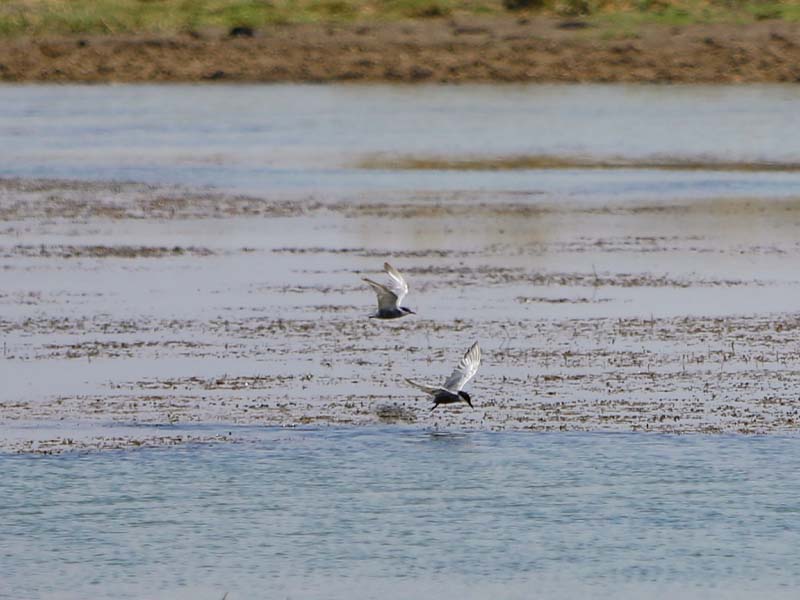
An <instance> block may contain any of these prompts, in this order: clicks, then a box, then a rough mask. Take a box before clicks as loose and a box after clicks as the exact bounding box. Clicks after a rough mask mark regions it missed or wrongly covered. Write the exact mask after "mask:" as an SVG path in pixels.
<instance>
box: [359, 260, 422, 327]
mask: <svg viewBox="0 0 800 600" xmlns="http://www.w3.org/2000/svg"><path fill="white" fill-rule="evenodd" d="M383 270H384V271H386V273H387V275H389V279H390V283H389V285H388V286H386V285H381V284H380V283H377V282H375V281H372V280H371V279H367V278H366V277H364V281H366V282H367V283H368V284H369V286H370V287H371V288H372V289H373V290H375V293H376V294H377V295H378V310H377V311H376V312H375V314H372V315H370V318H371V319H399V318H400V317H405V316H406V315H415V314H417V313H415V312H414V311H413V310H411V309H410V308H406V307H405V306H400V303H401V302H402V301H403V298H405V297H406V294H408V284H407V283H406V280H405V279H404V278H403V276H402V275H400V271H398V270H397V269H395V268H394V267H393V266H392V265H390V264H389V263H383Z"/></svg>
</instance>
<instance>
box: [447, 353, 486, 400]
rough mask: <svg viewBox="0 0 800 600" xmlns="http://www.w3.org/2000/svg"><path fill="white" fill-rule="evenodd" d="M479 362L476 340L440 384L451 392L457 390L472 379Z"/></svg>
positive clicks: (479, 356) (479, 355) (479, 354)
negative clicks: (445, 379)
mask: <svg viewBox="0 0 800 600" xmlns="http://www.w3.org/2000/svg"><path fill="white" fill-rule="evenodd" d="M480 364H481V347H480V346H478V342H475V343H474V344H472V346H470V347H469V350H467V352H466V354H464V358H462V359H461V361H460V362H459V363H458V366H457V367H456V369H455V371H453V373H452V374H451V375H450V377H448V378H447V381H445V382H444V385H443V386H442V387H443V388H444V389H446V390H449V391H451V392H454V393H455V392H458V391H460V390H461V388H463V387H464V386H465V385H466V383H467V382H468V381H469V380H470V379H472V377H473V376H474V375H475V373H476V372H477V371H478V367H479V366H480Z"/></svg>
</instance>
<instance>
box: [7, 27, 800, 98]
mask: <svg viewBox="0 0 800 600" xmlns="http://www.w3.org/2000/svg"><path fill="white" fill-rule="evenodd" d="M575 23H576V22H575V21H569V20H568V21H565V20H564V19H552V18H536V19H529V18H516V17H486V18H475V17H459V18H456V19H444V18H437V19H428V20H416V21H409V22H399V23H375V24H353V25H322V24H317V25H285V26H275V27H274V28H271V29H264V30H257V31H255V32H253V35H252V36H241V35H236V36H231V35H230V34H229V32H226V31H204V32H192V33H191V34H179V35H164V36H157V35H151V34H140V35H132V36H131V35H107V36H85V35H81V36H74V37H56V36H53V37H47V36H45V37H35V38H33V37H31V38H5V39H2V40H0V57H1V58H0V81H5V82H85V83H111V82H203V81H224V82H342V81H352V82H402V83H417V82H441V83H459V82H609V83H610V82H627V83H630V82H646V83H755V82H759V83H765V82H774V83H778V82H784V83H788V82H792V83H794V82H798V81H800V24H795V23H787V22H781V21H769V20H767V21H762V22H757V23H753V24H747V25H732V24H709V25H702V24H696V25H687V26H662V25H643V26H638V27H637V28H636V29H635V30H629V29H619V28H611V27H609V26H607V25H605V26H604V25H595V24H591V23H590V24H588V25H587V24H585V23H581V22H580V21H578V22H577V23H578V24H577V25H576V24H575Z"/></svg>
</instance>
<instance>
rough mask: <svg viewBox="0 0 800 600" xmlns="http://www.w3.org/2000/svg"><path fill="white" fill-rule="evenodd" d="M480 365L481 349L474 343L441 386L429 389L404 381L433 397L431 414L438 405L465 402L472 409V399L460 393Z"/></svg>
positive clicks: (409, 380) (413, 382)
mask: <svg viewBox="0 0 800 600" xmlns="http://www.w3.org/2000/svg"><path fill="white" fill-rule="evenodd" d="M480 364H481V348H480V346H479V345H478V342H475V343H474V344H472V346H470V347H469V350H467V352H466V353H465V354H464V357H463V358H462V359H461V360H460V361H459V363H458V366H457V367H456V368H455V370H454V371H453V372H452V373H451V374H450V377H448V378H447V380H446V381H445V382H444V384H443V385H442V386H440V387H431V386H428V385H424V384H421V383H417V382H416V381H412V380H411V379H406V381H407V382H408V383H410V384H411V385H413V386H414V387H415V388H418V389H420V390H422V391H423V392H425V393H426V394H430V395H431V396H433V408H431V412H433V411H434V410H436V408H437V407H438V406H439V405H440V404H455V403H457V402H465V403H466V404H468V405H469V407H470V408H473V406H472V398H470V395H469V394H468V393H467V392H465V391H462V388H463V387H464V386H465V385H466V383H467V382H468V381H469V380H470V379H472V378H473V377H474V376H475V373H476V372H477V371H478V367H479V366H480Z"/></svg>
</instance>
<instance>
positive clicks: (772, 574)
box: [0, 428, 800, 600]
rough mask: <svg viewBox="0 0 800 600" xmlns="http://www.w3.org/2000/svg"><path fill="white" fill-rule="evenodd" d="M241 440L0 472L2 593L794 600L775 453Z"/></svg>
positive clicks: (766, 446)
mask: <svg viewBox="0 0 800 600" xmlns="http://www.w3.org/2000/svg"><path fill="white" fill-rule="evenodd" d="M178 431H179V432H180V429H178ZM239 433H240V434H241V436H242V437H243V438H244V439H245V440H246V441H243V442H241V443H239V444H234V445H220V446H205V447H184V448H181V449H171V450H168V451H167V450H141V451H138V452H117V451H112V452H108V453H95V454H86V455H84V454H78V455H68V456H62V457H31V456H17V457H11V456H8V455H6V456H0V467H2V472H3V478H2V479H0V497H2V498H3V502H2V504H0V519H2V522H3V527H2V529H1V530H0V548H2V550H1V551H0V556H1V557H2V560H0V581H3V583H4V585H3V586H2V588H0V597H2V598H9V599H11V598H76V599H77V598H86V597H91V598H97V599H103V598H145V597H146V598H165V599H166V598H197V599H199V598H213V599H215V600H218V599H219V598H221V597H222V595H223V594H224V593H225V592H230V595H229V598H231V599H232V600H233V599H235V598H253V597H270V598H289V597H292V598H350V597H358V598H409V597H441V598H455V597H459V598H486V597H488V595H490V594H498V593H499V594H501V596H502V597H503V598H530V597H532V595H533V596H535V597H542V598H576V597H587V598H607V597H614V598H642V597H648V598H674V597H681V598H742V597H748V596H749V597H755V596H751V594H754V593H756V592H757V596H758V597H769V598H790V597H794V594H795V593H796V589H797V586H798V584H800V556H798V553H797V551H796V550H797V547H798V544H800V531H798V528H797V527H796V521H797V515H798V513H800V500H798V498H800V484H798V482H797V480H796V478H793V477H792V476H791V474H792V473H796V472H797V470H798V468H800V446H799V445H798V444H797V439H796V438H793V437H792V438H784V437H778V436H771V437H754V438H746V437H741V436H733V437H729V436H712V437H708V436H689V437H687V436H666V435H656V436H642V435H636V434H559V433H554V434H541V435H529V434H512V433H505V434H489V433H471V434H451V433H437V432H436V431H427V432H420V431H415V430H408V429H403V428H390V429H382V428H377V429H358V430H353V429H330V430H327V429H326V430H317V431H300V430H270V429H244V430H242V431H240V432H239Z"/></svg>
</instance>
